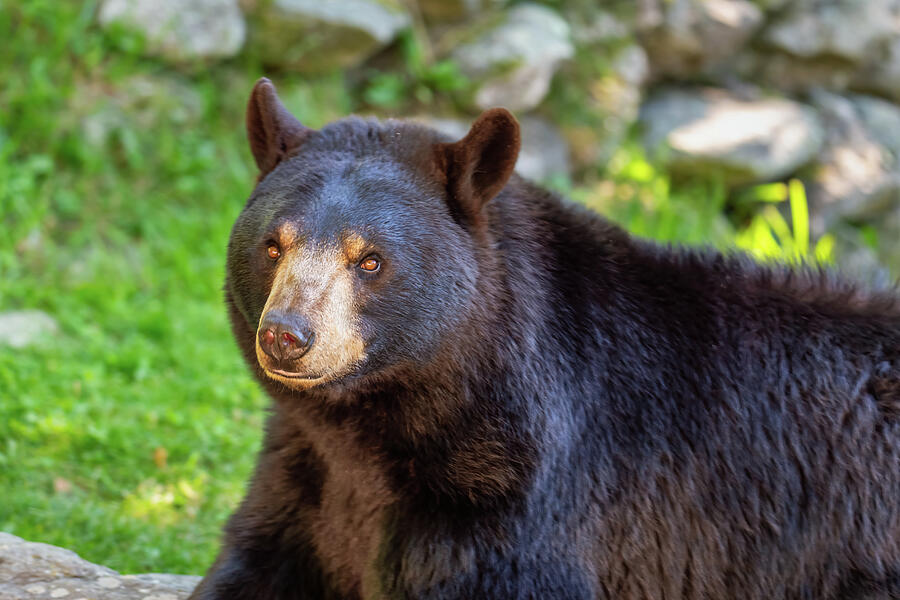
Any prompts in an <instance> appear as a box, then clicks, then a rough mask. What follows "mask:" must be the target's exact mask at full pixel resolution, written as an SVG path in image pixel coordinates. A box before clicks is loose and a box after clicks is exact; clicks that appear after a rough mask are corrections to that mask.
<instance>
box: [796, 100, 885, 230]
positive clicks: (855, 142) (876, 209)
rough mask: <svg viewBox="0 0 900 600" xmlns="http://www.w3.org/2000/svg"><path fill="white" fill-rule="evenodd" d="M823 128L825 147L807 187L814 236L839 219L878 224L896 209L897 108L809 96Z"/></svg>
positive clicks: (877, 103)
mask: <svg viewBox="0 0 900 600" xmlns="http://www.w3.org/2000/svg"><path fill="white" fill-rule="evenodd" d="M812 98H813V102H814V103H815V105H816V107H817V108H818V109H819V114H820V115H821V117H822V121H823V123H824V124H825V131H826V142H825V147H824V148H823V150H822V152H821V155H820V158H819V162H820V167H819V169H818V170H817V172H816V174H815V176H814V178H813V181H812V182H810V185H809V199H810V212H811V214H812V217H813V218H812V219H811V225H812V227H813V231H814V233H822V232H824V231H825V230H827V229H830V228H831V227H832V226H833V224H834V223H835V221H836V220H837V219H849V220H852V221H857V222H858V221H863V220H867V219H873V218H878V217H879V216H880V215H882V214H883V213H884V212H885V211H887V210H889V209H890V208H891V207H893V206H900V170H898V160H897V157H898V152H900V139H898V138H894V137H892V136H894V135H896V134H897V133H898V132H900V108H897V107H894V106H891V105H889V104H887V103H886V102H883V101H880V100H877V99H875V98H866V97H861V96H860V97H855V98H854V97H843V96H839V95H837V94H833V93H830V92H825V91H821V90H819V91H817V92H815V93H814V94H813V96H812Z"/></svg>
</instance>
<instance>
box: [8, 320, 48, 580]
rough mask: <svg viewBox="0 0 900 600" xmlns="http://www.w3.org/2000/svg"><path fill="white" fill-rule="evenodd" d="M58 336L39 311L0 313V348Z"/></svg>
mask: <svg viewBox="0 0 900 600" xmlns="http://www.w3.org/2000/svg"><path fill="white" fill-rule="evenodd" d="M58 334H59V325H57V323H56V319H54V318H53V317H51V316H50V315H48V314H47V313H45V312H42V311H40V310H16V311H10V312H4V313H0V346H9V347H11V348H25V347H26V346H32V345H36V344H43V343H46V342H47V341H48V340H49V341H52V339H53V338H55V337H56V336H57V335H58ZM0 567H2V564H0ZM2 597H3V596H2V595H0V598H2Z"/></svg>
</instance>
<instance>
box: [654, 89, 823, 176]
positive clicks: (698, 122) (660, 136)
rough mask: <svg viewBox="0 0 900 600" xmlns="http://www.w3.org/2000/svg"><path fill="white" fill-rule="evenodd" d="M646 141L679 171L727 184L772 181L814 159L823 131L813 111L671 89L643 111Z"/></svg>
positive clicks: (787, 103) (778, 102)
mask: <svg viewBox="0 0 900 600" xmlns="http://www.w3.org/2000/svg"><path fill="white" fill-rule="evenodd" d="M641 120H642V121H643V123H644V125H645V136H644V142H645V144H646V145H647V147H648V150H649V151H650V152H651V154H653V155H655V156H656V157H657V158H658V159H660V160H662V161H664V162H665V163H666V164H667V165H668V167H669V168H670V169H671V170H672V171H673V172H675V173H698V172H703V173H708V172H710V171H713V172H717V173H719V174H720V175H721V176H722V177H723V178H724V179H725V182H726V183H727V184H730V185H742V184H748V183H754V182H762V181H772V180H776V179H780V178H783V177H785V176H787V175H790V174H791V173H793V172H795V171H796V170H797V169H798V168H799V167H801V166H803V165H805V164H806V163H808V162H809V161H810V160H811V159H812V158H813V157H815V156H816V154H817V153H818V151H819V149H820V148H821V147H822V142H823V139H824V131H823V129H822V125H821V124H820V122H819V119H818V117H817V116H816V114H815V112H814V111H813V110H812V109H810V108H809V107H806V106H803V105H801V104H798V103H796V102H792V101H790V100H786V99H781V98H760V99H750V100H745V99H742V98H738V97H736V96H734V95H733V94H729V93H727V92H725V91H723V90H715V89H702V90H688V89H669V90H664V91H662V92H661V93H659V94H657V95H656V96H655V97H653V98H652V99H651V100H650V101H648V102H647V103H645V104H644V106H643V107H642V108H641Z"/></svg>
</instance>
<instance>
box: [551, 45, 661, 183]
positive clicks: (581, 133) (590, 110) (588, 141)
mask: <svg viewBox="0 0 900 600" xmlns="http://www.w3.org/2000/svg"><path fill="white" fill-rule="evenodd" d="M606 55H607V57H608V60H609V69H608V71H606V72H605V73H603V74H602V75H600V76H598V77H595V78H593V79H591V80H588V81H585V82H584V83H583V85H579V87H578V89H576V90H575V92H574V93H575V94H576V95H577V96H578V99H577V103H578V105H579V111H578V112H579V113H581V115H582V116H583V119H582V122H579V123H568V124H567V125H566V127H565V128H564V135H565V137H566V139H567V140H568V142H569V148H570V149H571V152H572V158H573V161H574V163H575V166H576V168H579V169H583V168H593V167H596V166H597V165H598V164H601V163H605V162H606V161H608V160H609V158H610V157H611V156H612V155H613V153H614V152H615V151H616V150H617V149H618V148H619V147H620V146H621V145H622V142H623V140H624V139H625V137H626V136H627V135H628V132H629V130H630V129H631V127H632V125H634V122H635V121H636V120H637V118H638V114H639V111H640V106H641V99H642V98H643V87H644V85H645V83H646V80H647V78H648V76H649V64H648V59H647V54H646V52H644V49H643V48H642V47H641V46H639V45H637V44H628V45H624V46H622V45H620V46H618V47H617V48H612V49H610V50H608V51H607V53H606Z"/></svg>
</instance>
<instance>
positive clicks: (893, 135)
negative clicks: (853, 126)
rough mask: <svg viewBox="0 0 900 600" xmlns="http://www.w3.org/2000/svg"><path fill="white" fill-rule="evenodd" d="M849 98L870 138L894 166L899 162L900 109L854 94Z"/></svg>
mask: <svg viewBox="0 0 900 600" xmlns="http://www.w3.org/2000/svg"><path fill="white" fill-rule="evenodd" d="M850 98H851V100H852V101H853V105H854V106H855V107H856V111H857V113H858V114H859V118H860V120H861V121H862V122H863V124H864V125H865V126H866V129H868V131H869V133H871V134H872V137H873V138H875V139H876V140H877V141H878V143H879V144H881V145H882V146H884V148H885V149H886V150H887V151H888V152H890V154H891V157H892V158H893V160H894V162H895V164H896V163H898V162H900V107H898V106H897V105H896V104H893V103H891V102H886V101H884V100H882V99H880V98H873V97H871V96H863V95H860V94H854V95H852V96H850Z"/></svg>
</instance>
